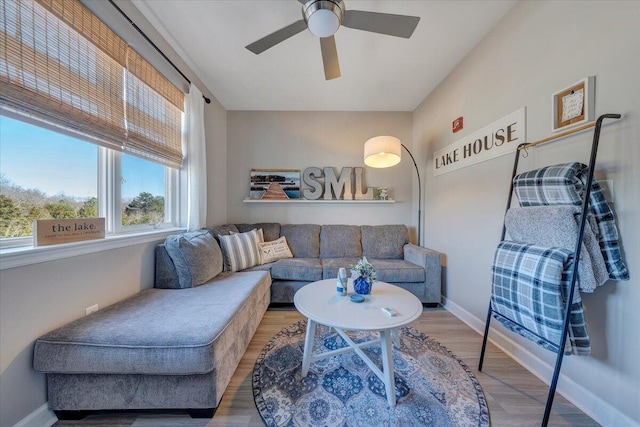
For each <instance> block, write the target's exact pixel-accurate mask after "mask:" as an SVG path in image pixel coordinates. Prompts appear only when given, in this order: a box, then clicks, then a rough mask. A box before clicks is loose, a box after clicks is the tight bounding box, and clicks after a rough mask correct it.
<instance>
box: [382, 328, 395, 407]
mask: <svg viewBox="0 0 640 427" xmlns="http://www.w3.org/2000/svg"><path fill="white" fill-rule="evenodd" d="M380 339H381V340H382V341H381V342H380V345H381V347H382V374H383V376H384V386H385V391H386V393H387V402H389V406H391V407H393V406H396V384H395V380H394V378H395V377H394V375H393V347H392V339H391V331H390V330H388V329H386V330H384V331H381V332H380Z"/></svg>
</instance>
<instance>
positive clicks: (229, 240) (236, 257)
mask: <svg viewBox="0 0 640 427" xmlns="http://www.w3.org/2000/svg"><path fill="white" fill-rule="evenodd" d="M218 239H219V240H220V248H221V249H222V255H223V257H224V269H225V271H240V270H244V269H246V268H249V267H253V266H254V265H258V264H260V255H259V254H258V243H261V242H263V241H264V237H263V235H262V229H259V230H256V229H255V228H254V229H253V230H251V231H247V232H246V233H235V234H231V235H229V236H222V235H219V236H218Z"/></svg>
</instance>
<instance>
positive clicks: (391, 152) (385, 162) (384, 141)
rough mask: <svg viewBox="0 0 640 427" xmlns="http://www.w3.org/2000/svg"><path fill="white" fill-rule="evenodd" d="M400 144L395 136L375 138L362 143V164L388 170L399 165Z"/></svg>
mask: <svg viewBox="0 0 640 427" xmlns="http://www.w3.org/2000/svg"><path fill="white" fill-rule="evenodd" d="M401 152H402V143H401V142H400V140H399V139H398V138H396V137H395V136H376V137H375V138H371V139H370V140H368V141H367V142H365V143H364V164H365V165H367V166H371V167H372V168H388V167H391V166H394V165H397V164H398V163H400V159H401Z"/></svg>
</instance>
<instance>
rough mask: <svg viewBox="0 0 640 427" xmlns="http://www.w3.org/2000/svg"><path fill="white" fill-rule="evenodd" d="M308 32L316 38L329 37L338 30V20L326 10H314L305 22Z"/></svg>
mask: <svg viewBox="0 0 640 427" xmlns="http://www.w3.org/2000/svg"><path fill="white" fill-rule="evenodd" d="M307 26H308V27H309V31H311V33H312V34H313V35H315V36H317V37H329V36H332V35H334V34H335V32H336V31H338V28H340V19H339V18H338V16H337V15H336V14H335V13H334V12H333V11H332V10H328V9H320V10H316V11H315V12H313V13H312V14H311V16H309V19H308V20H307Z"/></svg>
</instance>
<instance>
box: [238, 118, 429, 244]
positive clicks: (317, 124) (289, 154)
mask: <svg viewBox="0 0 640 427" xmlns="http://www.w3.org/2000/svg"><path fill="white" fill-rule="evenodd" d="M378 135H393V136H397V137H398V138H400V140H402V142H403V143H404V144H405V145H406V146H407V147H408V148H409V149H411V147H412V143H411V137H412V114H411V113H402V112H388V113H387V112H264V111H258V112H256V111H229V112H228V146H227V150H228V152H227V168H228V169H227V182H228V185H227V191H228V194H227V218H228V220H229V221H230V222H257V221H276V222H281V223H289V224H300V223H316V224H374V225H375V224H407V225H408V226H409V227H411V228H412V236H413V240H414V241H415V233H416V231H415V229H416V225H417V208H418V207H417V203H416V204H415V205H414V204H413V202H412V200H417V190H415V189H414V187H415V188H417V178H416V173H415V169H414V167H413V164H412V163H411V159H410V158H409V157H408V156H407V154H406V152H403V153H402V161H401V162H400V164H398V165H396V166H394V167H392V168H387V169H375V168H370V167H365V165H364V161H363V152H364V143H365V141H366V140H368V139H369V138H371V137H374V136H378ZM312 166H315V167H319V168H323V167H325V166H331V167H334V169H335V171H336V174H339V173H340V170H341V169H342V167H345V166H347V167H348V166H359V167H364V168H365V171H364V175H363V177H364V186H369V187H378V186H386V187H388V188H390V195H391V197H392V198H393V199H395V200H396V203H395V204H376V205H373V204H354V203H346V202H344V203H298V204H295V203H277V204H274V203H270V204H267V203H253V204H249V203H243V200H244V199H245V198H247V197H249V173H250V170H251V169H252V168H258V169H265V168H267V169H269V168H285V169H300V170H301V171H304V169H306V168H307V167H312ZM412 191H415V197H414V196H413V193H412ZM414 211H415V212H414Z"/></svg>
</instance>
